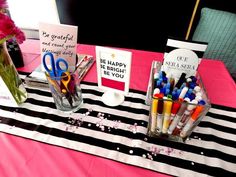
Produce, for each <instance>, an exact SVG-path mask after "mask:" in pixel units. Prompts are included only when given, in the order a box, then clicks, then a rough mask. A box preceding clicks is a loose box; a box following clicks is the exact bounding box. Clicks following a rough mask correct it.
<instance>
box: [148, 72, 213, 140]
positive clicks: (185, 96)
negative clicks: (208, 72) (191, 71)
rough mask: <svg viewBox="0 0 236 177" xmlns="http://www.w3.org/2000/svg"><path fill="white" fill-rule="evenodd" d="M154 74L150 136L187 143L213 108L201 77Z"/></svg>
mask: <svg viewBox="0 0 236 177" xmlns="http://www.w3.org/2000/svg"><path fill="white" fill-rule="evenodd" d="M167 75H168V74H166V73H165V72H163V71H159V72H157V73H154V76H153V79H152V86H153V87H152V88H153V90H152V100H151V106H150V114H149V123H148V135H149V136H152V137H159V138H164V139H168V140H172V141H178V142H184V141H185V140H186V139H187V138H188V137H189V136H190V135H191V133H192V132H193V130H194V128H195V127H196V126H197V125H198V124H199V122H200V121H201V120H202V119H203V118H204V116H205V115H206V113H207V112H208V110H209V109H210V107H211V104H210V101H209V99H208V96H207V93H206V90H205V88H204V86H203V83H202V81H201V78H200V76H199V75H198V74H197V75H196V76H191V77H186V74H185V73H182V74H181V76H180V78H179V79H178V80H175V79H174V78H171V77H168V76H167Z"/></svg>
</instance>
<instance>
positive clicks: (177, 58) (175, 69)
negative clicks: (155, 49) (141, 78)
mask: <svg viewBox="0 0 236 177" xmlns="http://www.w3.org/2000/svg"><path fill="white" fill-rule="evenodd" d="M198 63H199V58H198V56H197V54H196V53H195V52H193V51H191V50H188V49H175V50H172V51H171V52H170V53H169V54H168V55H166V57H165V59H164V62H163V65H162V71H165V72H166V73H168V74H169V75H172V77H175V78H179V77H180V75H181V74H182V73H186V77H190V76H195V75H196V71H197V68H198Z"/></svg>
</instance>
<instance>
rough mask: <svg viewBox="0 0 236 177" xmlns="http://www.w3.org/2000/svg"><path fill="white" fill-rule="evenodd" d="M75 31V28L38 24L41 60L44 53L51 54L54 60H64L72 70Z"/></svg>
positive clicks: (75, 41)
mask: <svg viewBox="0 0 236 177" xmlns="http://www.w3.org/2000/svg"><path fill="white" fill-rule="evenodd" d="M77 31H78V27H77V26H71V25H62V24H47V23H39V37H40V49H41V58H42V57H43V55H44V53H45V52H51V53H53V55H54V58H55V59H57V58H64V59H65V60H66V61H67V62H68V64H69V66H70V68H72V69H73V67H75V64H76V48H77ZM48 64H49V65H50V63H48Z"/></svg>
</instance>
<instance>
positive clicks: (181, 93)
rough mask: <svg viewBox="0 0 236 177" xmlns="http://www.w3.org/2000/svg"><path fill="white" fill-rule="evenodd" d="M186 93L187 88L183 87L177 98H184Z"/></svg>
mask: <svg viewBox="0 0 236 177" xmlns="http://www.w3.org/2000/svg"><path fill="white" fill-rule="evenodd" d="M187 91H188V87H184V88H183V89H182V91H181V92H180V94H179V98H184V96H185V95H186V93H187Z"/></svg>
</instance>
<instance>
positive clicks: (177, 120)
mask: <svg viewBox="0 0 236 177" xmlns="http://www.w3.org/2000/svg"><path fill="white" fill-rule="evenodd" d="M186 108H187V101H184V102H182V104H181V106H180V108H179V111H178V113H177V114H176V116H175V117H174V119H173V121H172V122H171V124H170V126H169V129H168V131H167V133H168V134H169V135H171V134H172V133H173V130H174V129H175V127H176V126H177V124H178V123H179V120H180V118H181V117H182V115H183V114H184V111H185V110H186Z"/></svg>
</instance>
